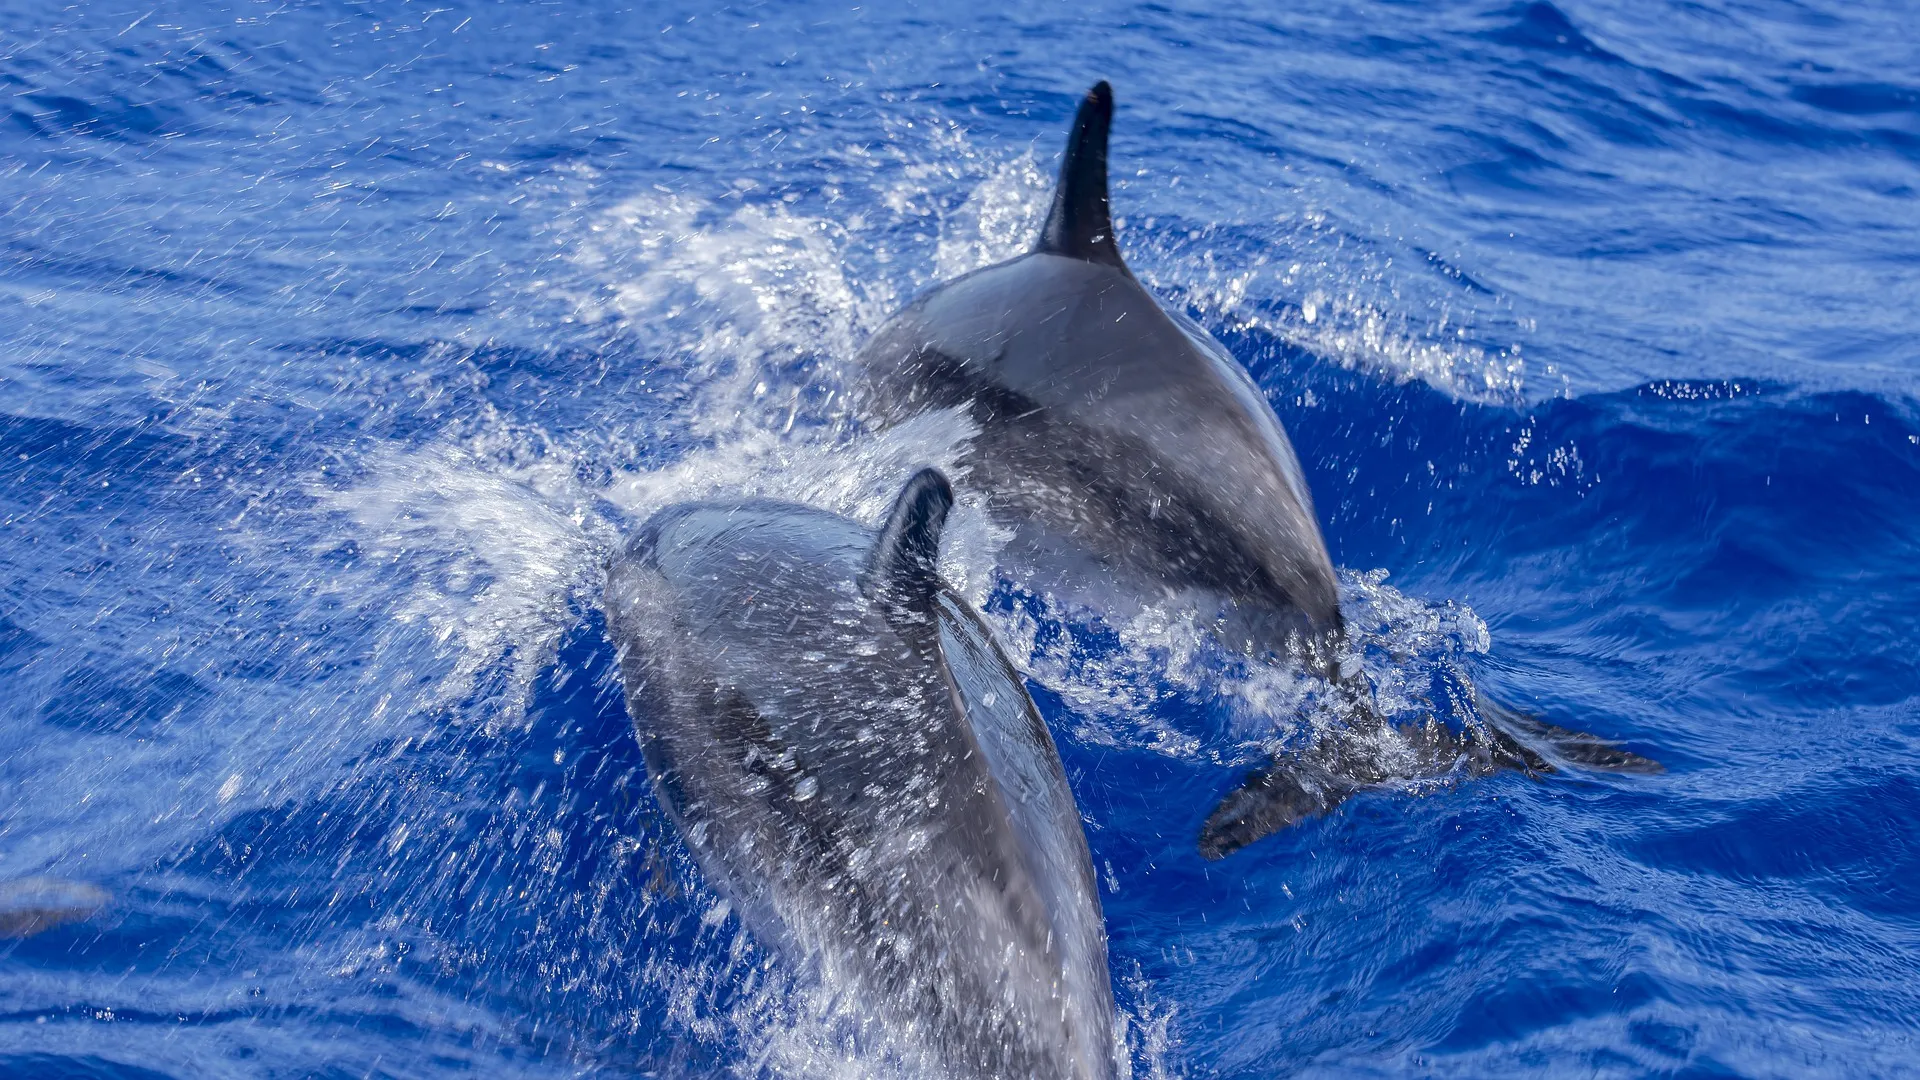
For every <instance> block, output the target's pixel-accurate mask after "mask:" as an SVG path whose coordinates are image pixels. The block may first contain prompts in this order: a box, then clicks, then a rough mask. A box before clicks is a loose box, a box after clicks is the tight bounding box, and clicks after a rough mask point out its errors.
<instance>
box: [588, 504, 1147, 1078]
mask: <svg viewBox="0 0 1920 1080" xmlns="http://www.w3.org/2000/svg"><path fill="white" fill-rule="evenodd" d="M952 501H953V493H952V489H951V488H950V487H949V486H948V483H947V481H946V478H945V477H943V476H942V475H941V474H940V473H939V472H937V471H936V470H933V469H924V470H922V471H920V472H919V473H917V474H916V475H915V476H914V477H913V478H912V479H911V480H910V481H909V482H908V483H907V485H906V487H905V488H904V489H903V490H902V491H901V492H900V494H899V496H898V498H897V499H896V501H895V502H894V505H893V509H892V511H891V513H889V515H888V517H887V520H886V523H885V525H884V526H883V527H882V528H881V529H880V531H879V533H878V534H877V535H876V534H875V533H874V532H873V531H871V530H869V529H867V528H864V527H862V526H860V525H858V524H856V523H854V522H852V521H848V520H846V519H845V518H841V517H837V516H834V515H832V514H828V513H825V512H822V511H819V510H813V509H809V508H806V507H802V506H797V505H792V504H788V503H780V502H773V501H766V500H751V501H741V502H718V503H694V504H686V505H680V506H675V507H669V508H667V509H665V510H662V511H660V512H659V513H658V514H656V515H654V516H653V518H652V519H650V520H649V521H648V522H647V523H646V524H645V525H644V526H642V527H641V528H640V530H639V531H638V532H637V533H636V534H635V535H634V536H633V538H632V539H631V540H630V541H629V542H628V543H627V545H626V546H625V548H624V550H623V551H622V552H621V553H620V554H619V555H618V556H616V557H615V559H614V560H613V562H612V564H611V566H610V570H609V580H608V584H607V593H606V611H607V615H608V622H609V628H610V630H611V632H612V636H613V639H614V641H615V643H616V646H617V650H618V653H619V657H620V660H619V663H620V671H621V676H622V679H623V682H624V683H625V687H626V696H627V703H628V709H629V712H630V713H631V715H632V717H633V719H634V726H635V729H636V730H637V732H638V733H639V737H640V742H641V745H642V748H643V749H644V751H645V755H646V760H647V767H648V771H649V773H650V774H651V776H652V778H653V782H654V784H655V785H656V790H657V791H658V792H659V793H660V795H661V798H662V801H663V802H664V803H665V805H666V807H667V808H668V811H669V813H670V814H671V815H672V817H673V818H674V819H675V821H676V823H677V825H678V826H679V828H680V830H681V833H682V835H683V836H684V837H685V838H686V840H687V843H688V845H689V846H690V847H691V848H692V850H693V852H694V854H695V856H696V858H697V859H698V860H699V862H700V864H701V865H702V867H703V868H704V869H705V870H706V871H707V872H708V874H709V875H710V876H711V877H712V878H713V879H714V880H715V881H716V882H717V883H718V885H719V887H720V889H721V890H722V891H723V892H724V893H725V894H726V895H727V896H728V897H729V898H730V899H731V900H733V901H734V903H735V904H736V906H737V907H738V909H739V910H740V912H741V917H742V919H743V920H744V921H745V922H746V924H747V925H748V927H749V928H750V929H751V930H752V931H753V932H754V933H755V935H756V936H758V937H760V938H761V939H762V940H763V941H766V942H769V943H770V944H772V945H773V946H774V947H775V948H777V949H779V950H780V951H782V952H783V953H785V954H786V955H788V956H789V957H791V958H793V959H795V960H797V961H799V962H800V963H801V964H802V965H803V967H810V968H812V969H813V970H815V971H816V972H817V973H818V974H819V975H820V976H821V977H822V978H823V979H824V980H826V981H827V983H828V984H829V986H828V988H829V989H830V990H832V991H834V992H836V993H839V994H842V995H849V994H850V995H853V996H852V997H851V998H849V1000H852V1001H855V1002H857V1003H858V1006H857V1007H858V1011H859V1014H860V1015H862V1016H874V1017H877V1018H879V1019H881V1020H882V1021H883V1024H884V1027H885V1029H887V1030H889V1031H892V1032H907V1033H910V1035H911V1038H910V1045H909V1047H908V1052H909V1053H911V1054H912V1055H915V1060H916V1061H917V1063H918V1064H917V1067H915V1068H914V1069H913V1070H912V1071H913V1072H914V1074H916V1075H927V1076H943V1077H955V1078H959V1077H966V1078H973V1077H983V1078H984V1077H1009V1078H1011V1077H1022V1078H1025V1077H1041V1076H1044V1077H1060V1078H1071V1080H1110V1078H1111V1077H1113V1076H1114V1070H1115V1066H1114V1057H1113V1049H1112V1048H1113V1041H1112V1040H1113V1036H1112V1018H1113V991H1112V984H1111V982H1110V979H1109V975H1108V969H1107V945H1106V933H1105V929H1104V925H1103V923H1102V920H1101V913H1100V901H1099V895H1098V892H1097V889H1096V885H1095V878H1094V874H1093V864H1092V859H1091V857H1090V856H1089V854H1088V851H1087V843H1086V837H1085V835H1084V833H1083V832H1082V830H1081V824H1080V816H1079V811H1078V810H1077V809H1076V808H1075V806H1074V801H1073V795H1072V792H1071V791H1070V790H1069V789H1068V786H1067V779H1066V774H1065V772H1064V771H1063V769H1062V767H1061V764H1060V755H1059V753H1058V751H1057V750H1056V749H1055V747H1054V744H1053V740H1052V737H1051V736H1050V735H1049V734H1048V732H1047V728H1046V725H1045V724H1044V723H1043V722H1042V721H1041V719H1040V716H1039V713H1038V712H1037V711H1036V710H1035V708H1034V705H1033V702H1032V700H1031V699H1030V698H1029V697H1028V696H1027V693H1026V689H1025V687H1024V685H1023V684H1022V683H1021V681H1020V678H1019V676H1018V675H1017V674H1016V673H1015V672H1014V669H1013V668H1012V666H1011V665H1010V664H1009V663H1008V662H1007V660H1006V658H1005V656H1004V655H1003V654H1002V653H1001V652H1000V650H999V648H998V646H997V645H996V644H995V643H994V640H993V638H992V637H991V635H990V634H989V632H988V630H987V628H986V626H985V625H984V624H983V623H982V622H981V621H980V618H979V617H978V616H977V615H976V614H974V612H973V611H972V609H971V608H970V607H969V606H968V605H967V604H966V602H965V601H963V600H962V599H960V598H959V597H958V596H956V595H955V594H954V593H953V592H952V591H951V590H949V589H948V588H947V587H946V586H945V585H944V584H943V583H942V582H941V580H940V578H939V576H938V572H937V570H936V568H935V564H936V560H937V556H938V551H939V538H940V532H941V529H942V526H943V524H944V522H945V518H946V514H947V511H948V509H949V507H950V506H951V504H952Z"/></svg>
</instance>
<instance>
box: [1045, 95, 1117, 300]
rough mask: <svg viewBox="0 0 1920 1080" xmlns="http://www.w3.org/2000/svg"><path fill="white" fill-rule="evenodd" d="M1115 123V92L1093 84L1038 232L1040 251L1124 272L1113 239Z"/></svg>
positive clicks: (1082, 103)
mask: <svg viewBox="0 0 1920 1080" xmlns="http://www.w3.org/2000/svg"><path fill="white" fill-rule="evenodd" d="M1112 123H1113V88H1112V87H1110V86H1108V85H1107V84H1106V83H1104V82H1099V83H1095V84H1094V87H1093V89H1091V90H1089V91H1087V97H1086V100H1084V101H1082V102H1081V103H1080V113H1079V115H1077V116H1075V117H1074V118H1073V132H1072V133H1071V134H1069V135H1068V136H1067V155H1066V157H1064V158H1062V159H1061V161H1060V183H1059V185H1058V186H1056V187H1055V188H1054V189H1053V209H1051V210H1049V211H1047V224H1046V226H1045V227H1044V228H1042V229H1041V230H1040V242H1039V243H1037V244H1035V245H1034V246H1033V250H1035V251H1037V252H1046V253H1047V254H1050V255H1065V256H1067V257H1068V258H1072V259H1085V260H1086V261H1088V262H1096V263H1105V264H1107V265H1108V266H1117V267H1119V268H1120V269H1122V270H1125V269H1126V268H1127V264H1126V262H1125V261H1124V260H1122V259H1121V258H1120V246H1119V245H1118V244H1116V243H1115V242H1114V239H1113V212H1112V208H1111V207H1110V206H1109V205H1108V203H1107V128H1108V127H1109V126H1110V125H1111V124H1112Z"/></svg>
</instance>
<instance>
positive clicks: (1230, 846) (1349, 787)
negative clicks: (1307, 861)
mask: <svg viewBox="0 0 1920 1080" xmlns="http://www.w3.org/2000/svg"><path fill="white" fill-rule="evenodd" d="M1361 786H1362V785H1360V784H1358V783H1355V782H1354V781H1352V780H1349V779H1347V778H1345V777H1341V776H1337V775H1335V774H1333V773H1331V772H1328V771H1327V770H1325V769H1322V768H1318V767H1315V766H1311V765H1304V764H1300V765H1294V764H1285V763H1280V762H1276V763H1275V764H1274V765H1273V767H1272V768H1269V769H1266V770H1264V771H1262V772H1257V773H1254V774H1253V775H1252V776H1250V777H1248V778H1247V781H1246V783H1244V784H1241V785H1240V786H1239V787H1238V788H1236V789H1234V790H1233V791H1232V792H1231V793H1229V794H1228V795H1227V797H1226V798H1224V799H1222V800H1220V805H1219V806H1216V807H1214V809H1213V813H1211V814H1209V815H1207V822H1206V824H1204V825H1202V826H1201V827H1200V857H1201V858H1204V859H1209V860H1212V859H1224V858H1226V857H1227V856H1229V855H1231V854H1233V853H1234V852H1236V851H1239V850H1240V849H1241V848H1243V847H1246V846H1247V845H1248V844H1251V843H1253V842H1254V841H1255V840H1259V839H1261V838H1262V837H1265V836H1268V835H1270V834H1272V833H1276V832H1279V831H1280V830H1281V829H1285V828H1289V827H1291V826H1293V825H1295V824H1297V823H1299V822H1302V821H1305V820H1306V819H1308V818H1310V817H1319V816H1320V815H1321V814H1324V813H1326V812H1327V811H1329V810H1332V809H1333V808H1334V807H1336V806H1339V805H1340V804H1341V803H1343V802H1345V801H1346V799H1347V796H1349V795H1352V794H1353V793H1354V792H1356V791H1358V790H1360V788H1361Z"/></svg>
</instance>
